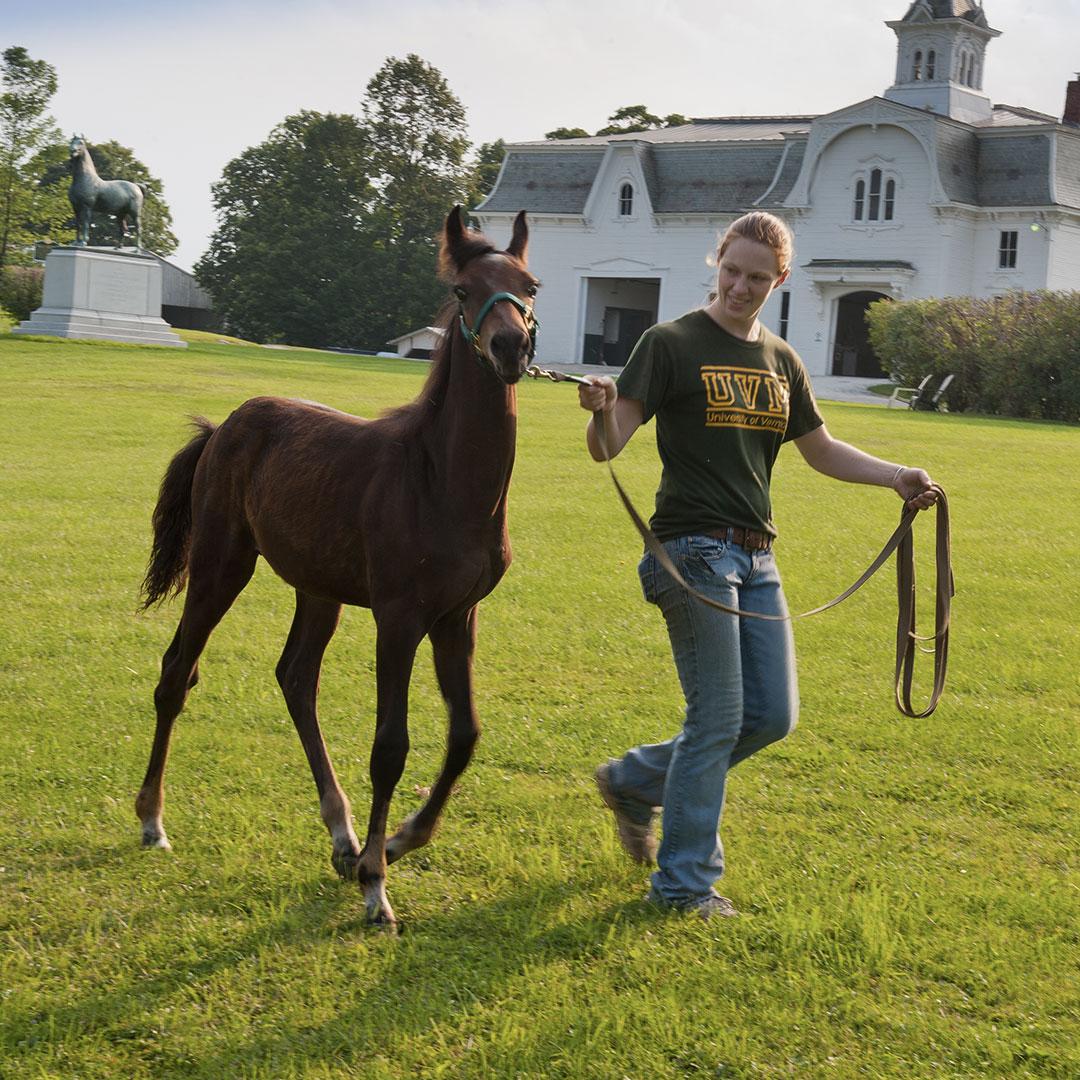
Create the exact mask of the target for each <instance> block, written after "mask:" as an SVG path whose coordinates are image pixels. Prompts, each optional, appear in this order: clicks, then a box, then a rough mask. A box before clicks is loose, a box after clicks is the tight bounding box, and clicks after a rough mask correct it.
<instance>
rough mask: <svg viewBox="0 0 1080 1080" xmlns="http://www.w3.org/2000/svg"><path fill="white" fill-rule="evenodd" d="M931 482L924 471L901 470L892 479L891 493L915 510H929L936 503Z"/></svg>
mask: <svg viewBox="0 0 1080 1080" xmlns="http://www.w3.org/2000/svg"><path fill="white" fill-rule="evenodd" d="M931 484H933V480H931V479H930V474H929V473H928V472H927V471H926V470H925V469H901V470H900V471H899V472H898V473H897V474H896V476H895V478H894V479H893V485H892V486H893V491H895V492H896V493H897V495H899V496H900V498H901V499H903V500H904V502H906V503H907V504H908V505H909V506H914V507H915V509H916V510H929V509H930V507H931V506H933V505H934V503H936V502H937V499H938V496H937V492H936V491H934V490H933V489H932V488H931V486H930V485H931Z"/></svg>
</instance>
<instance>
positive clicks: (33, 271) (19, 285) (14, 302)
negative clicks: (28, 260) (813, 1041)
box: [0, 266, 45, 322]
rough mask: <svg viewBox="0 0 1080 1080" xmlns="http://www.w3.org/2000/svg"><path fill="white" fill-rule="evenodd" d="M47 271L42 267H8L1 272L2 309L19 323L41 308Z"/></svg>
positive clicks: (0, 306) (0, 303)
mask: <svg viewBox="0 0 1080 1080" xmlns="http://www.w3.org/2000/svg"><path fill="white" fill-rule="evenodd" d="M44 281H45V271H44V270H42V269H41V267H40V266H6V267H4V269H3V270H0V308H4V310H6V311H7V312H8V314H10V315H11V316H12V318H14V319H15V320H16V322H19V321H21V320H23V319H29V318H30V313H31V312H32V311H33V310H34V309H35V308H39V307H41V293H42V288H43V285H44Z"/></svg>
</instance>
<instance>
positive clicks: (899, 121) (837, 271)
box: [475, 0, 1080, 376]
mask: <svg viewBox="0 0 1080 1080" xmlns="http://www.w3.org/2000/svg"><path fill="white" fill-rule="evenodd" d="M887 25H888V26H889V27H890V28H891V29H892V30H893V31H894V32H895V33H896V36H897V39H898V45H897V63H896V73H895V81H894V83H893V85H892V86H890V87H889V88H888V89H887V90H886V91H885V92H884V94H883V96H881V97H873V98H870V99H868V100H866V101H860V102H858V103H856V104H854V105H849V106H848V107H847V108H843V109H839V110H838V111H836V112H832V113H827V114H825V115H824V116H777V117H721V118H718V119H695V120H693V121H692V122H690V123H688V124H686V125H684V126H681V127H674V128H664V129H660V130H656V131H646V132H639V133H635V134H628V135H616V136H605V137H595V138H585V139H570V140H563V141H542V142H534V143H518V144H515V145H512V146H510V147H508V149H507V155H506V159H505V160H504V162H503V166H502V170H501V172H500V174H499V178H498V180H497V182H496V184H495V187H494V189H493V190H492V192H491V194H490V195H489V196H488V198H487V199H486V200H485V201H484V202H483V203H482V204H481V205H480V206H479V207H477V209H476V211H475V217H476V218H477V219H478V220H479V221H480V223H481V226H482V227H483V228H485V229H490V230H491V231H492V232H493V233H496V234H498V233H506V232H508V231H509V227H510V220H511V218H512V215H513V214H515V213H516V212H517V211H518V210H521V209H525V210H527V211H528V213H529V226H530V245H529V263H530V268H531V269H532V270H533V271H534V272H535V273H536V274H537V275H538V276H539V277H540V279H541V280H542V281H543V283H544V288H543V290H542V292H541V294H540V298H539V299H538V302H537V316H538V318H539V320H540V324H541V332H540V337H539V342H538V344H539V359H540V361H541V362H548V363H558V362H565V363H610V364H621V363H623V362H624V361H625V359H626V357H627V356H628V355H629V352H630V349H631V348H632V347H633V345H634V343H635V342H636V341H637V338H638V337H639V336H640V334H641V332H642V330H644V329H645V327H647V326H649V325H651V324H652V323H653V322H657V321H660V320H665V319H671V318H675V317H676V316H678V315H681V314H682V313H683V312H685V311H688V310H690V309H691V308H694V307H697V306H699V305H700V304H702V303H703V302H704V301H705V299H706V297H707V295H708V293H709V291H710V290H711V289H712V287H713V281H714V276H715V271H714V269H713V268H712V267H711V266H710V265H709V264H708V262H707V259H709V258H710V257H711V256H712V255H713V253H714V252H715V248H716V240H717V236H718V235H719V234H720V233H721V232H722V231H723V229H724V228H725V227H726V226H727V224H728V223H729V222H731V221H732V220H734V218H736V217H737V216H739V215H740V214H742V213H744V212H746V211H748V210H753V209H766V210H769V211H771V212H773V213H775V214H778V215H779V216H781V217H783V218H784V219H785V220H786V221H787V222H788V224H789V225H790V226H791V228H792V230H793V232H794V234H795V246H796V258H795V266H794V269H793V272H792V275H791V277H790V279H789V280H788V282H787V283H786V284H785V286H784V287H783V289H782V290H779V291H778V292H777V293H776V294H774V296H773V297H772V298H771V299H770V301H769V303H768V305H767V306H766V309H765V312H764V315H763V319H764V321H765V322H766V323H767V325H769V326H770V328H771V329H773V330H775V331H776V332H778V333H780V334H781V335H782V336H785V337H786V338H787V339H788V340H790V341H791V343H792V344H793V345H794V346H795V348H796V349H797V350H798V352H799V353H800V355H801V356H802V357H803V360H804V361H805V363H806V365H807V368H808V369H809V371H810V372H811V373H812V374H859V375H868V376H875V375H878V374H879V373H880V369H879V368H878V365H877V361H876V358H875V357H874V355H873V352H872V350H871V349H870V348H869V345H868V343H867V339H866V327H865V321H864V318H863V313H864V311H865V309H866V306H867V305H868V304H869V303H870V302H872V301H874V300H878V299H881V298H882V297H889V298H893V299H910V298H912V297H929V296H950V295H951V296H956V295H973V296H989V295H993V294H997V293H1003V292H1006V291H1007V290H1009V289H1017V288H1020V289H1041V288H1046V289H1077V288H1080V78H1078V79H1077V81H1074V82H1072V83H1070V84H1069V85H1068V88H1067V95H1066V107H1065V114H1064V117H1063V118H1062V119H1061V120H1058V119H1057V118H1055V117H1052V116H1046V115H1044V114H1042V113H1036V112H1032V111H1031V110H1029V109H1024V108H1020V107H1016V106H1009V105H992V104H991V102H990V99H989V98H988V97H987V96H986V95H985V94H984V92H983V84H984V72H985V58H986V49H987V46H988V45H989V44H990V42H991V41H992V40H993V39H994V38H995V37H997V36H999V31H997V30H994V29H992V28H991V27H990V25H989V23H988V22H987V19H986V16H985V14H984V12H983V9H982V5H981V4H976V3H972V2H970V0H915V2H914V3H912V4H910V6H909V8H908V10H907V13H906V14H905V15H904V16H903V18H902V19H900V20H899V21H897V22H890V23H888V24H887Z"/></svg>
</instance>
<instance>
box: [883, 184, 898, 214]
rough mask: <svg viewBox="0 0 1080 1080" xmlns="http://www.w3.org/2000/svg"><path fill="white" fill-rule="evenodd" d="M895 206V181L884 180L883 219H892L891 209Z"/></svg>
mask: <svg viewBox="0 0 1080 1080" xmlns="http://www.w3.org/2000/svg"><path fill="white" fill-rule="evenodd" d="M895 206H896V181H895V180H886V181H885V220H886V221H892V219H893V209H894V208H895Z"/></svg>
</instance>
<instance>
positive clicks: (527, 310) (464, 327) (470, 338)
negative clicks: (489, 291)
mask: <svg viewBox="0 0 1080 1080" xmlns="http://www.w3.org/2000/svg"><path fill="white" fill-rule="evenodd" d="M501 300H506V301H507V302H508V303H511V304H513V305H514V307H516V308H517V309H518V311H520V312H521V317H522V318H523V319H524V320H525V328H526V329H527V330H528V332H529V359H530V360H531V359H532V358H533V357H534V356H535V355H536V331H537V328H538V327H539V326H540V324H539V323H538V322H537V321H536V316H535V315H534V314H533V309H532V308H531V307H529V305H528V304H526V303H524V302H523V301H522V300H521V299H520V298H519V297H516V296H515V295H514V294H513V293H508V292H500V293H495V294H494V295H493V296H489V297H488V299H487V300H486V301H485V303H484V306H483V307H482V308H481V309H480V312H479V314H478V315H477V316H476V323H475V325H474V326H473V328H472V329H471V330H470V329H469V327H468V324H467V323H466V322H465V307H464V305H463V304H461V303H460V302H459V303H458V325H459V326H460V327H461V333H462V336H463V337H464V338H465V340H466V341H467V342H468V343H469V344H470V345H471V346H472V347H473V350H474V351H475V353H476V358H477V359H478V360H479V361H480V362H481V363H482V364H484V365H485V366H489V365H490V364H491V360H490V359H489V358H488V357H487V356H485V355H484V350H483V349H482V348H481V347H480V327H481V326H483V325H484V320H485V319H486V318H487V317H488V315H490V314H491V309H492V308H493V307H494V306H495V305H496V304H497V303H499V302H500V301H501Z"/></svg>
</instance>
